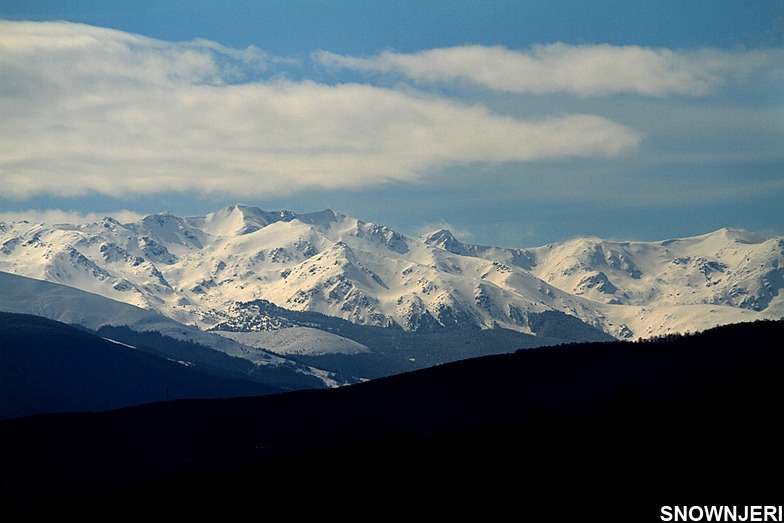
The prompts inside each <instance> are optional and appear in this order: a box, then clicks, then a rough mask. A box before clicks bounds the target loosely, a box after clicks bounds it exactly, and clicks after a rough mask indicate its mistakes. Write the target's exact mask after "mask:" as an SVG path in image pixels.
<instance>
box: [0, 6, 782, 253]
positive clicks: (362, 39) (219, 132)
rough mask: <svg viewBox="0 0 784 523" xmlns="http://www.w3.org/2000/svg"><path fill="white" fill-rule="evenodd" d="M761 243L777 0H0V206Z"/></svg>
mask: <svg viewBox="0 0 784 523" xmlns="http://www.w3.org/2000/svg"><path fill="white" fill-rule="evenodd" d="M234 203H242V204H246V205H254V206H258V207H261V208H263V209H265V210H281V209H287V210H292V211H295V212H303V213H304V212H313V211H319V210H323V209H326V208H331V209H333V210H336V211H338V212H341V213H343V214H347V215H350V216H353V217H355V218H358V219H361V220H363V221H366V222H373V223H377V224H381V225H386V226H388V227H392V228H393V229H396V230H398V231H400V232H402V233H404V234H407V235H410V236H414V237H416V236H418V235H420V234H423V233H426V232H430V231H433V230H436V229H440V228H448V229H450V230H451V231H452V232H453V233H454V234H455V235H456V236H458V237H459V238H461V239H463V240H464V241H467V242H470V243H477V244H482V245H498V246H503V247H534V246H540V245H544V244H546V243H551V242H558V241H564V240H567V239H571V238H574V237H579V236H598V237H602V238H607V239H615V240H642V241H654V240H664V239H670V238H678V237H687V236H694V235H699V234H705V233H709V232H712V231H714V230H717V229H720V228H722V227H732V228H741V229H750V230H754V231H756V232H759V233H762V234H766V235H781V234H784V2H782V1H781V0H771V1H761V0H760V1H754V0H752V1H749V0H743V1H722V0H712V1H702V0H693V1H689V2H683V1H680V0H679V1H667V0H659V1H656V2H653V1H650V2H638V1H611V0H608V1H558V0H554V1H546V2H545V1H530V2H522V1H492V0H489V1H481V2H480V1H463V0H452V1H445V0H444V1H436V0H432V1H428V0H417V1H409V0H398V1H381V0H378V1H373V0H367V1H351V2H350V1H338V0H335V1H326V0H321V1H316V0H309V1H305V0H302V1H297V0H289V1H248V0H244V1H240V0H223V1H207V0H173V1H165V0H159V1H149V0H135V1H112V0H105V1H99V0H91V1H87V0H71V1H69V2H61V1H54V0H26V1H21V0H19V1H15V0H0V220H6V221H10V220H18V219H28V220H42V221H47V222H62V221H68V222H81V221H89V220H93V219H99V218H100V217H102V216H104V215H112V216H115V217H117V218H118V219H120V220H121V221H132V220H134V219H138V218H139V217H141V216H144V215H146V214H150V213H156V212H165V211H168V212H172V213H174V214H177V215H180V216H201V215H205V214H207V213H209V212H212V211H215V210H218V209H220V208H223V207H226V206H228V205H232V204H234Z"/></svg>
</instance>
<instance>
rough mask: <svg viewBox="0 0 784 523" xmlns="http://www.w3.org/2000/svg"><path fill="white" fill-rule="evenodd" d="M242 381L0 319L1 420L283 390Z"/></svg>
mask: <svg viewBox="0 0 784 523" xmlns="http://www.w3.org/2000/svg"><path fill="white" fill-rule="evenodd" d="M171 343H172V344H174V343H177V342H175V340H171ZM181 344H183V345H185V344H184V343H181ZM189 348H190V349H191V350H196V349H199V348H200V347H198V346H196V345H190V346H189ZM144 350H151V349H146V348H145V349H144ZM202 350H203V348H202ZM242 363H245V362H242ZM243 378H244V376H242V375H241V374H240V373H239V372H237V373H235V374H234V375H232V374H230V373H229V371H226V370H220V369H214V368H213V369H207V368H200V367H197V366H196V365H194V364H188V365H186V364H184V363H183V362H177V361H174V360H172V359H170V358H167V357H165V356H164V355H154V354H151V353H148V352H144V351H143V350H142V349H137V348H134V347H130V346H128V345H124V344H121V343H117V342H113V341H110V340H107V339H104V338H101V337H99V336H96V335H94V334H91V333H88V332H85V331H83V330H80V329H77V328H75V327H71V326H69V325H65V324H64V323H60V322H56V321H53V320H49V319H46V318H41V317H38V316H31V315H26V314H11V313H5V312H0V419H6V418H12V417H17V416H26V415H30V414H40V413H51V412H92V411H100V410H108V409H116V408H119V407H127V406H131V405H139V404H142V403H152V402H157V401H164V400H167V399H179V398H212V397H230V396H249V395H254V394H270V393H276V392H281V391H283V390H285V389H283V388H281V387H276V386H272V385H266V384H262V383H257V382H253V381H250V380H249V379H243Z"/></svg>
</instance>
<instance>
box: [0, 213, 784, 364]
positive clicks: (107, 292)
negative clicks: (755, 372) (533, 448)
mask: <svg viewBox="0 0 784 523" xmlns="http://www.w3.org/2000/svg"><path fill="white" fill-rule="evenodd" d="M783 246H784V239H781V238H773V239H769V240H766V239H764V238H761V237H759V236H757V235H754V234H752V233H749V232H745V231H734V230H727V229H724V230H721V231H717V232H715V233H712V234H708V235H704V236H700V237H696V238H686V239H680V240H669V241H663V242H648V243H646V242H608V241H604V240H600V239H596V238H581V239H576V240H573V241H570V242H564V243H561V244H554V245H547V246H543V247H538V248H534V249H503V248H499V247H485V246H476V245H467V244H464V243H461V242H460V241H458V240H457V239H455V238H454V236H452V235H451V234H450V233H449V232H448V231H438V232H436V233H433V234H431V235H428V236H425V237H422V238H419V239H414V238H409V237H406V236H404V235H402V234H400V233H398V232H396V231H393V230H391V229H389V228H387V227H384V226H380V225H376V224H372V223H366V222H362V221H361V220H357V219H355V218H351V217H348V216H345V215H342V214H340V213H336V212H334V211H331V210H326V211H322V212H317V213H309V214H297V213H293V212H290V211H276V212H268V211H264V210H261V209H258V208H254V207H247V206H242V205H235V206H232V207H229V208H226V209H221V210H219V211H216V212H214V213H211V214H208V215H206V216H202V217H186V218H181V217H177V216H174V215H172V214H169V213H162V214H156V215H151V216H147V217H145V218H144V219H142V220H139V221H138V222H134V223H128V224H121V223H119V222H117V221H115V220H112V219H110V218H106V219H104V220H101V221H99V222H95V223H88V224H80V225H46V224H34V223H28V222H16V223H0V270H2V271H7V272H10V273H14V274H19V275H23V276H28V277H32V278H38V279H42V280H47V281H51V282H56V283H62V284H65V285H70V286H73V287H77V288H80V289H84V290H87V291H90V292H93V293H96V294H100V295H102V296H105V297H108V298H111V299H114V300H118V301H123V302H125V303H129V304H133V305H136V306H138V307H142V308H145V309H149V310H154V311H157V312H160V313H161V314H163V315H166V316H168V317H169V318H172V319H174V320H176V321H178V322H182V323H186V324H188V325H192V326H195V327H198V328H200V329H209V328H212V327H215V326H216V325H220V324H224V323H226V322H227V321H229V320H230V319H231V318H232V314H234V312H233V311H236V310H237V304H238V303H242V302H250V301H253V300H259V299H263V300H268V301H269V302H272V303H274V304H275V305H278V306H280V307H283V308H285V309H290V310H295V311H315V312H320V313H323V314H327V315H331V316H336V317H340V318H344V319H347V320H350V321H352V322H355V323H359V324H367V325H377V326H387V327H396V328H398V327H400V328H403V329H406V330H432V329H440V328H454V327H475V328H492V327H494V326H500V327H505V328H509V329H514V330H518V331H521V332H531V328H530V324H529V317H528V315H529V314H530V313H542V312H546V311H560V312H564V313H566V314H569V315H572V316H575V317H577V318H579V319H581V320H582V321H584V322H586V323H587V324H589V325H592V326H594V327H597V328H600V329H602V330H604V331H605V332H608V333H610V334H611V335H613V336H616V337H620V338H635V337H639V336H649V335H657V334H664V333H667V332H669V331H671V330H672V329H677V330H678V331H681V330H692V331H694V330H702V329H703V328H707V327H712V326H714V325H716V324H724V323H733V322H736V321H748V320H752V319H759V318H767V317H776V318H778V317H780V316H781V315H782V312H784V298H782V295H781V293H780V292H779V291H780V289H781V288H782V280H783V279H784V278H783V277H782V267H784V265H782V261H784V260H782V258H783V257H784V256H783V254H782V253H783V252H784V247H783ZM278 327H280V326H278ZM259 328H260V327H259V326H258V325H256V326H255V327H254V330H259ZM264 328H276V327H275V326H266V327H264ZM302 350H304V349H302Z"/></svg>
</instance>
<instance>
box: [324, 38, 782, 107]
mask: <svg viewBox="0 0 784 523" xmlns="http://www.w3.org/2000/svg"><path fill="white" fill-rule="evenodd" d="M313 57H314V59H315V60H316V61H317V62H319V63H321V64H322V65H324V66H326V67H328V68H346V69H354V70H359V71H365V72H383V73H397V74H402V75H404V76H406V77H408V78H411V79H413V80H415V81H418V82H422V83H438V82H454V81H465V82H469V83H472V84H476V85H480V86H482V87H485V88H488V89H492V90H497V91H505V92H512V93H533V94H543V93H553V92H558V93H570V94H572V95H576V96H581V97H583V96H602V95H611V94H617V93H633V94H637V95H644V96H655V97H661V96H666V95H673V94H674V95H687V96H702V95H706V94H709V93H711V92H713V91H714V90H716V89H717V88H718V87H720V86H721V85H723V84H724V83H725V82H727V81H728V80H730V79H742V78H745V77H747V76H748V75H749V74H751V73H752V72H753V71H760V70H762V71H767V70H768V69H770V70H771V72H773V70H776V71H777V73H774V74H780V73H781V72H782V70H784V67H783V66H782V63H784V62H782V58H784V54H783V53H782V50H774V49H768V50H756V51H737V52H726V51H719V50H711V49H702V50H696V51H672V50H669V49H652V48H648V47H640V46H632V45H629V46H613V45H567V44H563V43H555V44H549V45H538V46H534V47H533V48H531V49H530V50H529V51H514V50H510V49H507V48H505V47H500V46H496V47H486V46H479V45H471V46H460V47H450V48H442V49H431V50H426V51H420V52H417V53H411V54H401V53H395V52H391V51H387V52H384V53H381V54H379V55H376V56H373V57H370V58H358V57H352V56H343V55H337V54H334V53H330V52H328V51H319V52H317V53H314V55H313Z"/></svg>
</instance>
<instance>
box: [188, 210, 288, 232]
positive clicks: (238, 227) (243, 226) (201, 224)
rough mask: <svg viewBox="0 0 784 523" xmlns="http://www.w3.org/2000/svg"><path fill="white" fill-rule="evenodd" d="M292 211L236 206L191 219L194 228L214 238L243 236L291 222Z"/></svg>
mask: <svg viewBox="0 0 784 523" xmlns="http://www.w3.org/2000/svg"><path fill="white" fill-rule="evenodd" d="M295 217H296V215H295V214H294V213H293V212H291V211H272V212H268V211H264V210H262V209H259V208H258V207H251V206H248V205H240V204H235V205H232V206H230V207H226V208H225V209H221V210H219V211H215V212H212V213H210V214H208V215H206V216H204V217H201V218H189V219H188V221H189V223H191V224H192V225H193V226H194V227H197V228H199V229H201V230H202V231H204V232H206V233H208V234H210V235H212V236H242V235H244V234H250V233H252V232H255V231H257V230H259V229H261V228H263V227H266V226H267V225H270V224H272V223H276V222H279V221H291V220H293V219H294V218H295Z"/></svg>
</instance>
